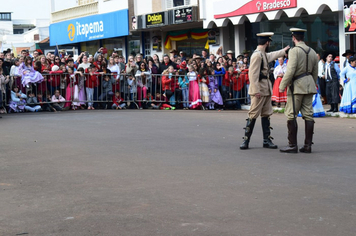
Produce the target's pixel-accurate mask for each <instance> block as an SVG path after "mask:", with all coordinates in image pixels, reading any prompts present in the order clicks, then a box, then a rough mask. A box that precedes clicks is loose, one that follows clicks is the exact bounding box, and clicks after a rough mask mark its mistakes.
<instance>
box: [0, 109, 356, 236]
mask: <svg viewBox="0 0 356 236" xmlns="http://www.w3.org/2000/svg"><path fill="white" fill-rule="evenodd" d="M246 118H247V112H246V111H221V112H218V111H182V110H175V111H166V110H163V111H152V110H141V111H139V110H125V111H111V110H110V111H109V110H105V111H104V110H100V111H99V110H95V111H68V112H58V113H26V114H8V115H3V118H2V119H0V127H1V128H0V129H1V135H0V147H1V150H0V235H1V236H7V235H29V236H33V235H35V236H37V235H41V236H42V235H43V236H44V235H45V236H48V235H56V236H57V235H58V236H62V235H64V236H92V235H112V236H126V235H128V236H136V235H137V236H142V235H149V236H151V235H152V236H160V235H162V236H168V235H174V236H176V235H177V236H182V235H184V236H185V235H194V236H196V235H209V236H210V235H211V236H225V235H233V236H245V235H247V236H250V235H252V236H254V235H256V236H260V235H266V236H267V235H278V236H279V235H281V236H282V235H283V236H285V235H291V236H299V235H300V236H306V235H307V236H312V235H317V236H338V235H340V236H348V235H356V152H355V150H356V147H355V146H356V142H355V137H356V119H348V118H334V117H325V118H318V119H316V126H315V127H316V128H315V136H314V143H315V145H313V153H312V154H302V153H298V154H285V153H280V152H279V150H270V149H265V148H262V129H261V124H260V119H259V120H258V121H257V122H256V127H255V131H254V133H253V135H252V140H251V143H250V147H251V148H250V149H249V150H240V149H239V145H240V144H241V142H242V136H243V134H244V130H243V127H244V125H245V122H246V121H245V119H246ZM298 121H299V135H298V142H299V144H302V143H303V140H304V122H303V121H302V120H301V118H298ZM271 123H272V124H271V125H272V127H273V128H274V129H273V131H272V136H273V137H274V143H275V144H277V145H279V146H280V147H282V146H283V145H286V144H287V128H286V118H285V116H284V115H283V114H274V115H273V116H272V118H271Z"/></svg>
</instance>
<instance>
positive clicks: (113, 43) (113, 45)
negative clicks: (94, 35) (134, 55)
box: [103, 38, 124, 56]
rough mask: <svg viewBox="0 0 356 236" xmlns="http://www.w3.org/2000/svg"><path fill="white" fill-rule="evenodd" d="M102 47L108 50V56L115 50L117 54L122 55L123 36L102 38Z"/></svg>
mask: <svg viewBox="0 0 356 236" xmlns="http://www.w3.org/2000/svg"><path fill="white" fill-rule="evenodd" d="M103 47H104V48H106V49H107V50H108V54H107V55H108V56H110V55H111V54H112V52H113V51H117V52H118V54H119V55H121V56H122V55H124V39H123V38H111V39H103Z"/></svg>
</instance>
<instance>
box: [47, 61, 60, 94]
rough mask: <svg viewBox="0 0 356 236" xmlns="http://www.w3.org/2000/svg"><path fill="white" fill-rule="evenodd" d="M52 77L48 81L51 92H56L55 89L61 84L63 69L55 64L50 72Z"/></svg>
mask: <svg viewBox="0 0 356 236" xmlns="http://www.w3.org/2000/svg"><path fill="white" fill-rule="evenodd" d="M49 74H50V77H49V80H48V81H47V82H48V90H49V91H50V94H54V91H56V90H59V85H60V83H61V75H62V74H63V71H62V70H60V69H59V66H56V65H54V66H53V67H52V71H51V72H49Z"/></svg>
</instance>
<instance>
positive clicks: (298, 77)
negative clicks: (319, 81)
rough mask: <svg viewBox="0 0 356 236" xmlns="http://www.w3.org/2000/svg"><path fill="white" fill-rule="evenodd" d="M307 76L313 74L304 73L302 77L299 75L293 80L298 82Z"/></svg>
mask: <svg viewBox="0 0 356 236" xmlns="http://www.w3.org/2000/svg"><path fill="white" fill-rule="evenodd" d="M307 75H311V73H309V72H305V73H303V74H301V75H298V76H296V77H294V78H293V80H297V79H300V78H303V77H305V76H307Z"/></svg>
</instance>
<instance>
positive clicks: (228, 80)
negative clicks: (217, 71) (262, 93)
mask: <svg viewBox="0 0 356 236" xmlns="http://www.w3.org/2000/svg"><path fill="white" fill-rule="evenodd" d="M236 74H237V72H236V71H234V68H233V67H232V66H231V67H229V69H228V71H226V73H225V76H224V78H223V80H222V97H223V99H224V100H225V99H229V98H231V97H232V94H231V90H230V86H231V85H232V83H233V79H234V77H236Z"/></svg>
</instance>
